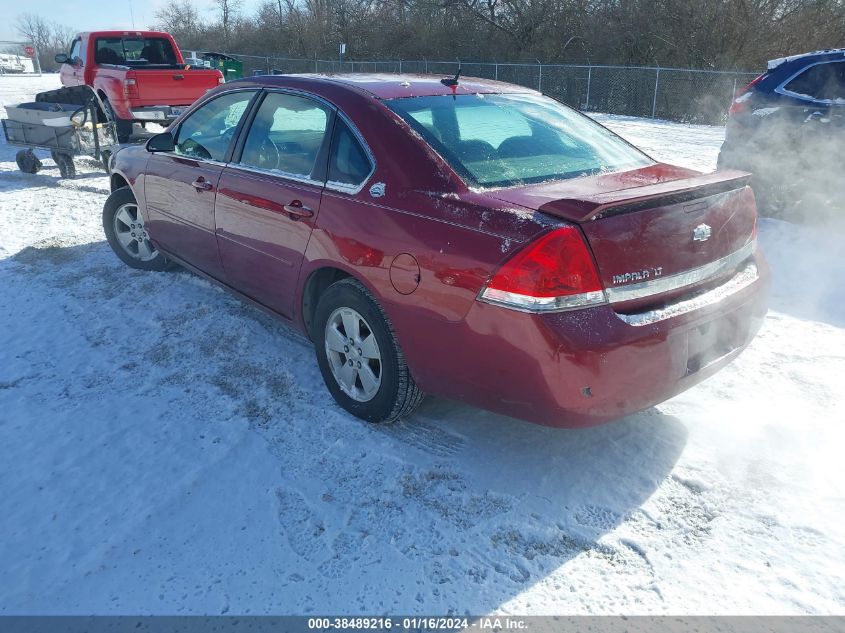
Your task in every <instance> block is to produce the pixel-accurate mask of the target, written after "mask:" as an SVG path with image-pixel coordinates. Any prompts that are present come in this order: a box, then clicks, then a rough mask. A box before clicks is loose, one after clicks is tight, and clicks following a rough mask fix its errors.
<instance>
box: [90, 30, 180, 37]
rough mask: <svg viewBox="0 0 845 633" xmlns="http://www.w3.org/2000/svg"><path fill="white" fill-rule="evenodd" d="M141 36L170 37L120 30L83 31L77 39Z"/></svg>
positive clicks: (154, 32)
mask: <svg viewBox="0 0 845 633" xmlns="http://www.w3.org/2000/svg"><path fill="white" fill-rule="evenodd" d="M127 35H128V36H133V35H134V36H136V37H138V36H141V37H167V38H169V37H171V35H170V33H166V32H165V31H139V30H137V29H132V30H129V29H125V30H124V29H121V30H116V31H83V32H81V33H77V34H76V36H77V37H91V36H94V37H124V36H127Z"/></svg>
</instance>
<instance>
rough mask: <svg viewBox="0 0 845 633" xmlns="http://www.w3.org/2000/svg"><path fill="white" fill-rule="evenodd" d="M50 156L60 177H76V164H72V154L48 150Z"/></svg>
mask: <svg viewBox="0 0 845 633" xmlns="http://www.w3.org/2000/svg"><path fill="white" fill-rule="evenodd" d="M50 157H51V158H52V159H53V160H54V161H55V163H56V166H58V168H59V174H61V176H62V178H76V165H74V164H73V156H71V155H70V154H63V153H61V152H55V151H53V152H50Z"/></svg>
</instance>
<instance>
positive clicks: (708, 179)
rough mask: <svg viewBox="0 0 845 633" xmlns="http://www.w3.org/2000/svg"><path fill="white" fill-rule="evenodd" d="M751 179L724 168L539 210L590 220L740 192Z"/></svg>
mask: <svg viewBox="0 0 845 633" xmlns="http://www.w3.org/2000/svg"><path fill="white" fill-rule="evenodd" d="M750 179H751V174H748V173H746V172H742V171H736V170H723V171H717V172H713V173H711V174H701V175H698V176H691V177H689V178H681V179H680V180H668V181H665V182H660V183H657V184H653V185H644V186H642V187H631V188H628V189H620V190H618V191H608V192H604V193H597V194H595V195H591V196H585V197H583V198H561V199H560V200H555V201H554V202H549V203H548V204H545V205H543V206H542V207H540V209H539V211H541V212H543V213H547V214H549V215H554V216H556V217H562V218H564V219H567V220H571V221H573V222H587V221H590V220H598V219H600V218H606V217H609V216H613V215H621V214H623V213H631V212H632V211H640V210H642V209H650V208H653V207H658V206H666V205H672V204H680V203H683V202H687V201H689V200H696V199H698V198H706V197H707V196H713V195H717V194H720V193H727V192H729V191H737V190H739V189H743V188H744V187H746V186H747V185H748V181H749V180H750ZM690 210H692V209H690Z"/></svg>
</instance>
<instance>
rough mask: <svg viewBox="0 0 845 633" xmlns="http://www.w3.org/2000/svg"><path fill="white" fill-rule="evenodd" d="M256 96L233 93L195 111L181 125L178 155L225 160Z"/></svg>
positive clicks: (246, 92)
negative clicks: (245, 114) (239, 125)
mask: <svg viewBox="0 0 845 633" xmlns="http://www.w3.org/2000/svg"><path fill="white" fill-rule="evenodd" d="M254 95H255V92H254V91H242V92H230V93H229V94H225V95H222V96H220V97H217V98H216V99H212V100H211V101H209V102H208V103H206V104H205V105H203V106H201V107H200V108H198V109H197V110H195V111H194V112H192V113H191V115H190V116H189V117H188V118H187V119H185V121H184V122H183V123H182V124H181V125H180V126H179V131H178V132H177V135H176V150H175V151H176V153H177V154H180V155H182V156H188V157H190V158H197V159H199V160H216V161H218V162H222V161H224V160H225V159H226V152H227V150H228V149H229V145H230V144H231V142H232V138H234V136H235V131H236V130H237V128H238V123H240V121H241V119H242V118H243V115H244V112H246V109H247V106H248V105H249V102H250V100H251V99H252V97H253V96H254Z"/></svg>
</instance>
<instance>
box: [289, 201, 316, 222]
mask: <svg viewBox="0 0 845 633" xmlns="http://www.w3.org/2000/svg"><path fill="white" fill-rule="evenodd" d="M282 208H283V209H284V210H285V213H287V214H288V215H289V216H290V219H291V220H298V219H299V218H310V217H311V216H312V215H314V212H313V211H312V210H311V209H309V208H308V207H306V206H303V205H302V203H301V202H300V201H299V200H294V201H293V202H291V203H290V204H286V205H285V206H283V207H282Z"/></svg>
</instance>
